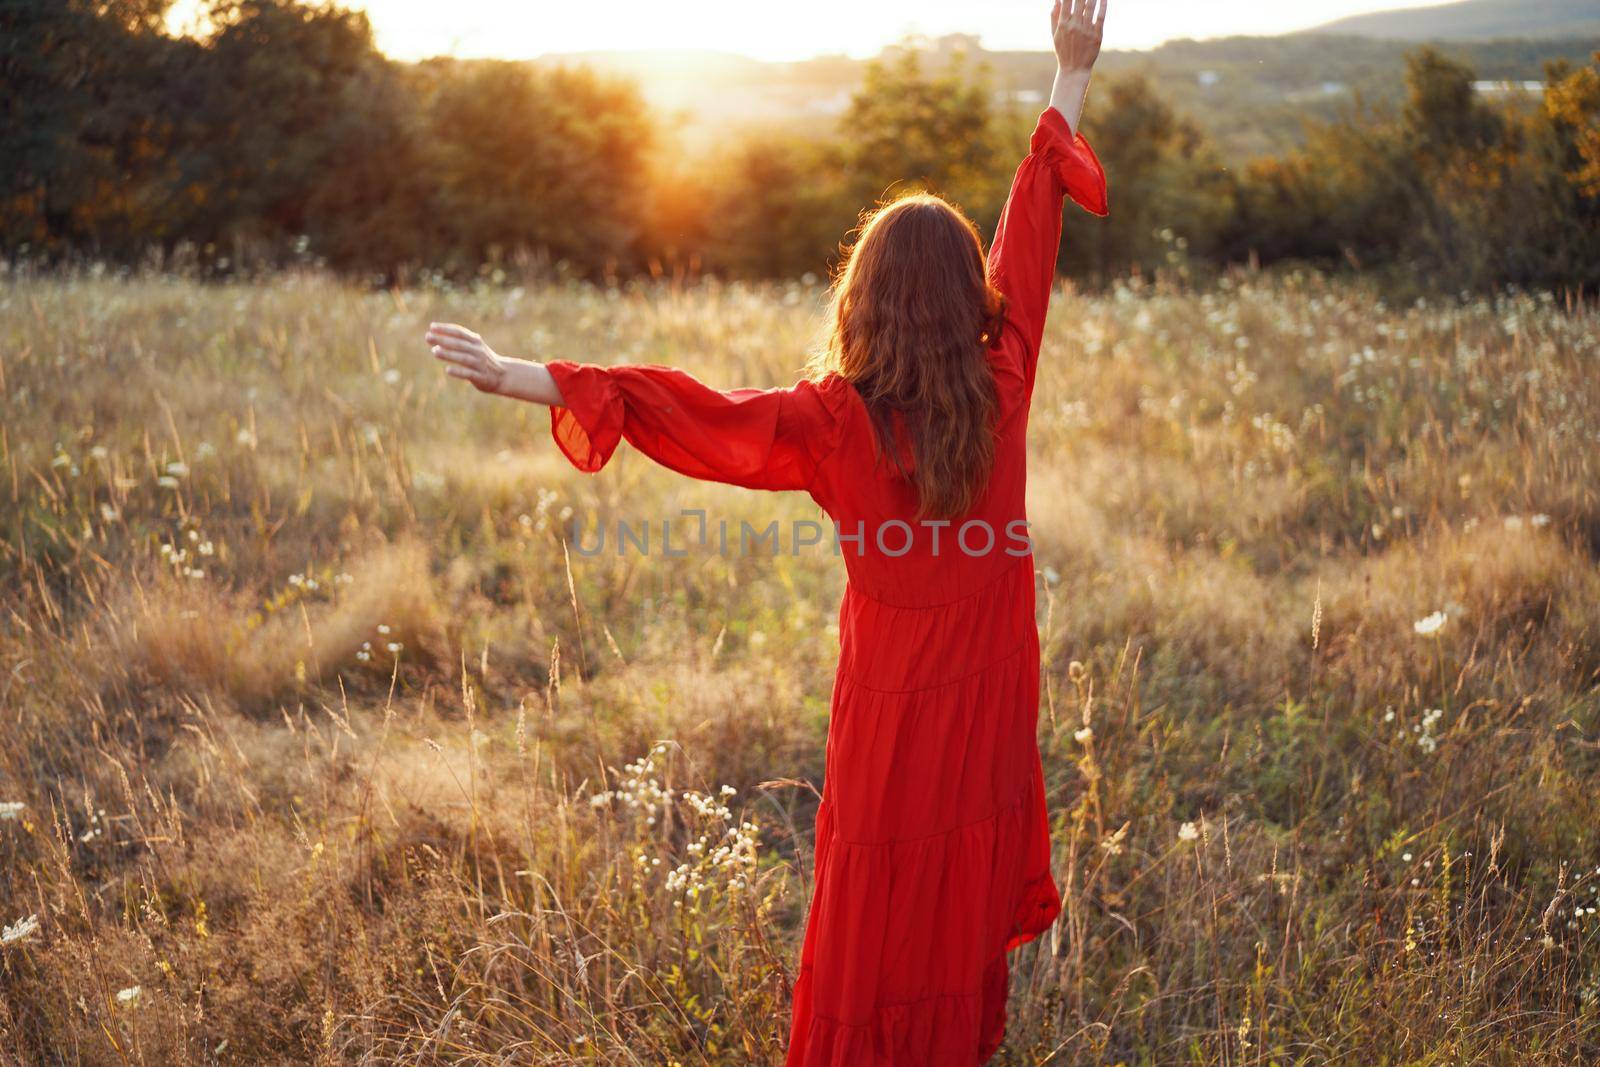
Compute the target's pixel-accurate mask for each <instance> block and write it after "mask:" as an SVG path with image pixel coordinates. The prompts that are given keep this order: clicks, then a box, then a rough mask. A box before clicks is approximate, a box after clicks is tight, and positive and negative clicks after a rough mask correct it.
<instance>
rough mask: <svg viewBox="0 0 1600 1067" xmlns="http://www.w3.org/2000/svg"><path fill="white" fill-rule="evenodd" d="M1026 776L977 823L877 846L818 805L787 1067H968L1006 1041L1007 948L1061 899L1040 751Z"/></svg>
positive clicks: (1040, 924) (1034, 932) (1048, 917)
mask: <svg viewBox="0 0 1600 1067" xmlns="http://www.w3.org/2000/svg"><path fill="white" fill-rule="evenodd" d="M1025 783H1026V786H1025V788H1024V789H1023V790H1022V791H1021V792H1020V793H1019V794H1018V795H1017V796H1016V798H1015V799H1014V801H1013V802H1012V803H1011V804H1009V805H1008V806H1007V807H1006V808H1005V809H1004V810H1001V811H998V812H996V813H994V814H993V815H991V816H989V817H988V818H985V819H983V820H981V821H978V822H972V823H968V824H965V825H962V826H958V827H954V828H952V829H950V830H948V831H945V832H943V833H938V834H933V835H930V836H926V837H922V838H916V839H911V840H898V841H887V842H880V843H859V842H854V841H849V840H846V839H844V838H843V837H842V836H841V834H840V833H839V830H838V827H837V826H836V825H835V822H836V814H835V812H834V810H833V807H832V804H831V803H830V802H827V801H825V802H824V804H823V806H822V808H821V810H819V812H818V815H817V842H818V849H817V858H816V892H815V895H814V896H813V898H812V917H811V929H814V930H815V931H817V932H816V933H811V932H809V931H808V936H807V941H806V946H805V948H804V949H803V951H802V957H801V971H800V977H799V981H798V983H797V986H796V992H795V998H796V1008H797V1015H796V1017H797V1018H806V1019H807V1020H808V1021H807V1023H806V1026H805V1029H804V1031H803V1032H797V1033H796V1034H795V1035H794V1036H793V1037H792V1039H791V1047H790V1052H789V1061H788V1062H789V1064H790V1067H823V1065H835V1067H837V1065H844V1064H848V1065H852V1067H854V1065H862V1067H912V1065H916V1067H939V1065H949V1067H971V1065H972V1064H975V1063H981V1062H983V1060H985V1059H987V1058H988V1056H990V1055H991V1054H992V1053H993V1052H994V1050H995V1049H996V1048H998V1047H999V1044H1000V1041H1001V1039H1002V1038H1003V1036H1004V1032H1005V1019H1006V1010H1005V1007H1006V993H1007V984H1008V971H1007V966H1006V953H1007V952H1009V951H1010V950H1011V949H1013V948H1016V947H1017V946H1018V945H1021V944H1023V943H1024V942H1026V941H1029V940H1032V939H1033V938H1035V937H1037V936H1038V935H1039V934H1040V933H1041V932H1042V931H1044V930H1046V929H1048V928H1049V926H1050V924H1051V923H1052V922H1054V921H1055V918H1056V916H1057V915H1058V914H1059V913H1060V910H1061V899H1060V895H1059V893H1058V892H1057V890H1056V885H1055V881H1054V879H1053V878H1052V876H1051V873H1050V866H1049V837H1048V832H1047V830H1046V829H1045V827H1044V823H1043V819H1044V791H1043V779H1042V777H1041V776H1040V774H1039V771H1038V764H1037V756H1035V765H1034V773H1033V774H1032V775H1030V776H1028V777H1027V778H1026V779H1025ZM802 1006H803V1007H804V1011H803V1012H801V1011H800V1009H801V1008H802ZM863 1006H865V1007H863Z"/></svg>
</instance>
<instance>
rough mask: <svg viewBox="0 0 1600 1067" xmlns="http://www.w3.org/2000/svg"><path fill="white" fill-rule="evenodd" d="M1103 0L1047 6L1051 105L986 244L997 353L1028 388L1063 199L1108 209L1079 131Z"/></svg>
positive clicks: (1063, 0)
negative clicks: (998, 298)
mask: <svg viewBox="0 0 1600 1067" xmlns="http://www.w3.org/2000/svg"><path fill="white" fill-rule="evenodd" d="M1105 2H1106V0H1099V4H1100V7H1099V10H1098V11H1096V10H1095V4H1096V0H1060V2H1057V3H1056V5H1055V7H1054V8H1053V9H1052V10H1051V13H1050V27H1051V32H1052V35H1053V37H1054V40H1055V50H1056V80H1055V86H1054V88H1053V89H1052V91H1051V93H1050V106H1049V107H1048V108H1047V109H1045V112H1044V113H1043V114H1042V115H1040V116H1039V125H1038V126H1037V128H1035V130H1034V132H1033V140H1032V142H1031V144H1030V149H1029V153H1028V157H1027V158H1026V159H1024V160H1023V161H1022V166H1020V167H1019V168H1018V169H1017V176H1016V179H1015V181H1014V182H1013V183H1012V186H1011V196H1010V197H1009V198H1008V199H1007V200H1006V206H1005V210H1004V211H1002V212H1001V214H1000V224H999V226H998V227H996V229H995V235H994V244H993V245H992V246H991V247H990V249H989V279H990V281H991V282H992V283H993V284H994V286H995V288H997V289H999V290H1000V291H1001V292H1002V293H1004V294H1005V297H1006V323H1007V326H1008V330H1007V336H1005V337H1003V338H1002V342H1003V344H1002V352H1003V353H1005V354H1009V355H1010V357H1011V358H1012V359H1013V360H1019V361H1020V363H1021V366H1020V367H1018V368H1017V369H1018V370H1020V371H1022V372H1023V374H1024V376H1025V378H1026V380H1027V382H1028V384H1029V386H1030V387H1031V385H1032V382H1033V371H1034V366H1035V363H1036V361H1037V359H1038V355H1039V342H1040V340H1041V339H1042V338H1043V336H1044V320H1045V313H1046V311H1047V310H1048V309H1049V306H1050V290H1051V287H1052V286H1053V284H1054V282H1055V272H1056V256H1057V253H1058V252H1059V251H1060V248H1061V207H1062V202H1063V200H1064V198H1065V197H1068V196H1070V197H1071V198H1072V200H1073V202H1074V203H1076V204H1078V205H1079V206H1080V207H1082V208H1084V209H1085V210H1086V211H1089V212H1092V213H1093V214H1096V215H1104V214H1105V213H1106V211H1107V204H1106V177H1105V172H1104V171H1103V170H1102V169H1101V168H1100V161H1099V159H1097V158H1096V157H1095V154H1094V150H1093V149H1091V148H1090V147H1089V142H1088V141H1086V140H1084V138H1083V135H1082V134H1081V133H1079V132H1078V120H1079V118H1080V116H1081V115H1082V112H1083V101H1084V96H1085V94H1086V93H1087V92H1088V88H1089V73H1090V70H1091V69H1092V68H1093V66H1094V62H1095V59H1096V58H1098V56H1099V55H1100V37H1101V33H1102V31H1103V30H1104V28H1105V15H1106V12H1105Z"/></svg>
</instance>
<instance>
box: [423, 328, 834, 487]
mask: <svg viewBox="0 0 1600 1067" xmlns="http://www.w3.org/2000/svg"><path fill="white" fill-rule="evenodd" d="M427 340H428V344H429V345H430V346H431V347H432V350H433V354H434V356H435V358H437V359H439V360H441V361H442V362H443V363H444V364H445V373H446V374H448V375H449V376H450V377H452V378H460V379H462V380H464V381H467V382H471V383H472V385H473V386H474V387H476V388H477V389H479V390H480V391H482V392H485V393H493V394H494V395H496V396H507V397H512V398H513V399H517V400H526V401H530V402H532V403H535V404H544V405H546V406H548V407H549V408H550V432H551V436H552V437H554V439H555V442H556V445H557V447H559V448H560V449H561V452H562V454H564V455H565V456H566V457H567V459H569V460H571V461H572V463H573V465H574V466H576V467H578V468H579V469H580V470H583V471H587V472H590V473H593V472H595V471H598V470H599V469H600V468H601V467H603V466H605V464H606V463H607V461H609V460H610V458H611V455H612V453H613V452H615V451H616V448H617V445H618V444H620V443H621V442H622V441H624V440H626V441H627V442H628V443H629V444H631V445H633V446H634V447H635V448H637V449H638V450H639V451H640V452H643V453H644V454H645V455H647V456H649V457H650V458H651V459H653V460H655V461H656V462H657V463H660V464H661V465H662V466H665V467H669V468H671V469H672V470H675V471H678V472H679V473H681V474H687V475H689V476H690V477H692V478H703V479H705V480H707V481H715V482H727V483H729V484H731V485H742V486H745V487H747V488H751V489H807V488H810V485H811V482H812V480H813V478H814V477H815V475H816V472H817V466H818V464H819V463H820V462H821V460H822V459H823V457H825V456H826V455H827V454H828V453H829V452H831V451H832V447H833V441H834V440H835V438H836V436H837V434H836V428H837V417H836V415H835V411H836V408H837V405H838V404H839V402H840V401H839V393H838V390H837V385H838V384H839V383H838V381H837V380H836V379H835V380H830V381H829V382H827V383H816V382H810V381H802V382H799V383H797V384H796V385H794V386H793V387H791V388H788V389H734V390H731V391H723V390H719V389H713V388H712V387H711V386H709V385H706V384H705V383H703V382H701V381H700V380H699V379H697V378H695V377H694V376H693V375H690V374H686V373H684V372H683V371H681V370H677V369H675V368H672V367H660V366H649V365H622V366H615V367H602V366H597V365H594V364H587V363H572V362H569V361H567V360H559V359H558V360H552V361H550V362H548V363H535V362H532V361H529V360H524V359H513V358H510V357H507V356H502V355H500V354H499V353H497V352H495V351H494V349H492V348H490V347H489V346H488V344H486V343H485V342H484V340H483V338H481V337H479V336H478V335H477V334H476V333H474V332H472V331H471V330H469V329H467V328H466V327H464V326H456V325H452V324H448V323H434V324H433V325H432V326H431V327H429V329H428V334H427Z"/></svg>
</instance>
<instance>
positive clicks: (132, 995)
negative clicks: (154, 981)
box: [117, 985, 144, 1008]
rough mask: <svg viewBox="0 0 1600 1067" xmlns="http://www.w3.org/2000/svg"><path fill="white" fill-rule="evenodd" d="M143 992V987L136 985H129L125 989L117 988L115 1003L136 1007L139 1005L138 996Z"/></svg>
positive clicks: (125, 1006)
mask: <svg viewBox="0 0 1600 1067" xmlns="http://www.w3.org/2000/svg"><path fill="white" fill-rule="evenodd" d="M143 992H144V987H143V986H136V985H131V986H129V987H128V988H127V989H119V990H117V1003H118V1004H121V1005H122V1006H123V1007H124V1008H136V1007H138V1006H139V996H140V994H142V993H143Z"/></svg>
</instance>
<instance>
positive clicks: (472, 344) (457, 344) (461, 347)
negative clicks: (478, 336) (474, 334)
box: [433, 337, 484, 355]
mask: <svg viewBox="0 0 1600 1067" xmlns="http://www.w3.org/2000/svg"><path fill="white" fill-rule="evenodd" d="M433 347H434V348H443V349H446V350H448V351H451V352H462V353H465V354H467V355H482V354H483V353H484V345H483V342H482V341H462V340H459V339H457V338H454V337H440V338H437V339H436V340H435V341H434V342H433Z"/></svg>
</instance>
